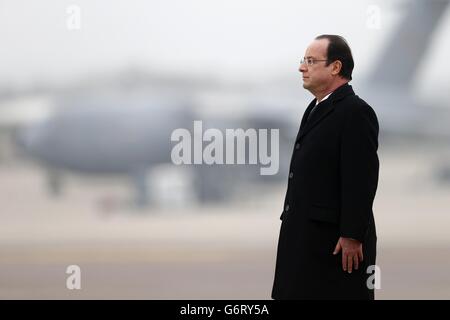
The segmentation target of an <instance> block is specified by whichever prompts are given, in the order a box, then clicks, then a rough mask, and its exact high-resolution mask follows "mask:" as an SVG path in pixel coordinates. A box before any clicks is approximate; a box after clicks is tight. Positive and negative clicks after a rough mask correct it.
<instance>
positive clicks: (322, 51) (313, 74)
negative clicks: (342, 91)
mask: <svg viewBox="0 0 450 320" xmlns="http://www.w3.org/2000/svg"><path fill="white" fill-rule="evenodd" d="M327 48H328V39H320V40H314V41H313V42H312V43H311V44H310V45H309V47H308V48H307V49H306V52H305V57H304V58H305V60H306V59H307V58H312V59H313V60H314V64H313V65H311V66H310V65H307V63H306V62H305V63H303V64H301V65H300V68H299V71H300V72H301V73H302V74H303V88H305V89H307V90H309V91H310V92H311V93H312V94H314V93H316V92H320V91H321V90H323V89H324V88H327V87H328V85H329V84H330V83H331V81H332V80H333V77H332V75H331V70H332V65H331V64H330V65H329V66H326V61H317V60H326V59H327Z"/></svg>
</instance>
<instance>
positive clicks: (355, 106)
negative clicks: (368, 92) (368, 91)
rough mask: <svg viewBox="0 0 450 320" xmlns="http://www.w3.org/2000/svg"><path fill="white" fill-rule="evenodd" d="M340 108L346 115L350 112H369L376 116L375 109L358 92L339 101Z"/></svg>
mask: <svg viewBox="0 0 450 320" xmlns="http://www.w3.org/2000/svg"><path fill="white" fill-rule="evenodd" d="M337 104H338V109H339V111H340V112H342V113H343V114H345V115H348V114H354V113H358V114H361V113H362V114H369V115H371V116H374V117H375V118H376V113H375V110H374V109H373V108H372V107H371V106H370V105H369V104H368V103H367V102H366V101H365V100H364V99H362V98H361V97H359V96H358V95H356V94H353V95H348V96H346V97H344V98H343V99H342V100H340V101H337Z"/></svg>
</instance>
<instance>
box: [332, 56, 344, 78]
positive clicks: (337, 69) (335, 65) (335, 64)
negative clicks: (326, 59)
mask: <svg viewBox="0 0 450 320" xmlns="http://www.w3.org/2000/svg"><path fill="white" fill-rule="evenodd" d="M341 69H342V62H341V61H339V60H336V61H334V62H333V66H332V69H331V74H332V75H333V76H337V75H338V74H339V72H341Z"/></svg>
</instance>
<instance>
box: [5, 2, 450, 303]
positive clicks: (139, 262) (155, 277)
mask: <svg viewBox="0 0 450 320" xmlns="http://www.w3.org/2000/svg"><path fill="white" fill-rule="evenodd" d="M448 3H449V1H444V0H432V1H424V0H409V1H407V0H395V1H387V0H385V1H383V0H373V1H366V0H363V1H356V0H355V1H350V0H349V1H344V2H336V1H310V2H300V1H293V0H292V1H291V0H289V1H288V0H283V1H273V0H258V1H256V0H247V1H238V0H228V1H211V0H209V1H207V0H189V1H181V0H168V1H159V0H151V1H138V0H132V1H116V2H114V3H112V2H111V1H105V0H94V1H92V0H90V1H87V0H86V1H81V0H79V1H56V0H54V1H51V0H45V1H39V2H36V3H33V2H30V1H23V0H20V1H17V0H16V1H12V0H3V1H1V2H0V39H1V43H2V50H1V52H2V59H0V70H1V71H0V216H1V223H0V298H2V299H55V298H62V299H81V298H84V299H94V298H97V299H270V292H271V289H272V282H273V274H274V268H275V258H276V245H277V241H278V232H279V228H280V220H279V216H280V214H281V211H282V206H283V200H284V192H285V190H286V185H287V181H286V177H287V172H288V165H289V161H290V156H291V151H292V146H293V142H294V139H295V136H296V134H297V130H298V128H299V125H300V120H301V117H302V115H303V112H304V111H305V109H306V106H307V105H308V103H309V102H310V101H311V100H312V98H313V97H312V96H311V95H310V94H309V93H308V92H307V91H305V90H304V89H303V88H302V81H301V75H300V73H299V72H298V67H299V61H300V59H301V58H302V57H303V54H304V51H305V49H306V47H307V46H308V44H309V43H310V42H311V41H312V40H313V39H314V37H316V36H317V35H320V34H323V33H331V34H339V35H342V36H344V37H345V38H346V39H347V40H348V42H349V44H350V46H351V48H352V51H353V55H354V59H355V69H354V72H353V79H354V80H353V81H352V82H351V84H352V85H353V88H354V90H355V91H356V93H357V94H358V95H359V96H360V97H362V98H363V99H364V100H366V101H367V102H368V103H369V104H370V105H371V106H372V107H373V108H374V110H375V111H376V113H377V115H378V118H379V122H380V127H381V132H380V140H379V142H380V147H379V158H380V180H379V186H378V191H377V196H376V199H375V204H374V213H375V220H376V223H377V232H378V258H377V264H378V265H379V267H380V269H381V274H380V275H381V288H380V289H379V290H377V291H376V298H377V299H449V298H450V275H449V274H448V270H449V268H450V233H449V230H450V217H449V212H450V210H449V208H450V106H449V102H448V99H449V89H450V88H449V85H448V84H449V83H450V73H449V72H448V71H449V67H448V65H447V62H446V61H447V59H448V57H449V56H450V42H449V41H448V33H449V32H450V9H449V8H448ZM194 120H201V121H203V127H204V129H207V128H216V129H219V130H223V132H224V130H225V128H230V129H237V128H243V129H249V128H255V129H279V132H280V139H279V150H280V160H279V163H280V167H279V171H278V173H277V174H275V175H272V176H261V175H260V174H259V172H260V171H259V168H260V165H249V164H247V165H212V166H210V165H206V164H203V165H181V166H176V165H174V164H173V163H172V162H171V158H170V154H171V150H172V148H173V146H174V145H175V143H174V142H172V141H171V140H170V137H171V133H172V132H173V130H175V129H177V128H186V129H187V130H189V131H190V132H192V131H193V121H194ZM70 265H78V266H79V267H80V268H81V290H69V289H67V287H66V279H67V278H68V277H69V274H67V273H66V269H67V267H68V266H70Z"/></svg>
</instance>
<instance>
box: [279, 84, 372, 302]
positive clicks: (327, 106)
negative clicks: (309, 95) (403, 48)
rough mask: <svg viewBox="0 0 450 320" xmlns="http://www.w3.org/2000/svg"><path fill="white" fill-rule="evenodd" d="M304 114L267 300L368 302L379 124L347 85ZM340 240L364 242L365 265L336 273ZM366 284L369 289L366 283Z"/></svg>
mask: <svg viewBox="0 0 450 320" xmlns="http://www.w3.org/2000/svg"><path fill="white" fill-rule="evenodd" d="M315 104H316V100H315V99H314V100H313V101H312V102H311V103H310V105H309V106H308V108H307V109H306V111H305V113H304V115H303V119H302V121H301V125H300V130H299V133H298V135H297V138H296V141H295V144H294V150H293V155H292V159H291V164H290V172H289V178H288V187H287V192H286V197H285V202H284V208H283V212H282V215H281V217H280V219H281V220H282V221H281V228H280V233H279V240H278V249H277V255H276V266H275V277H274V282H273V288H272V298H273V299H374V290H373V289H372V288H373V287H372V286H370V284H373V278H374V277H373V271H372V269H371V268H368V267H369V266H371V265H375V259H376V243H377V235H376V229H375V221H374V216H373V210H372V205H373V201H374V198H375V193H376V190H377V185H378V171H379V161H378V156H377V149H378V130H379V127H378V120H377V116H376V114H375V112H374V110H373V109H372V108H371V107H370V106H369V105H368V104H367V103H366V102H365V101H364V100H362V99H361V98H359V97H358V96H357V95H355V93H354V91H353V89H352V86H351V85H349V84H348V83H347V84H344V85H342V86H341V87H339V88H337V89H336V90H335V91H334V92H333V93H332V94H331V95H330V96H329V97H328V99H326V100H324V101H322V102H320V103H319V104H318V105H317V107H316V110H314V112H313V113H312V114H311V118H310V119H309V120H308V121H307V118H308V115H309V113H310V112H311V109H312V108H313V107H314V106H315ZM339 237H348V238H353V239H357V240H359V241H361V242H362V243H363V255H364V260H363V262H362V264H360V266H359V269H358V270H353V272H352V273H351V274H349V273H348V272H344V271H343V269H342V251H341V252H340V253H339V254H337V255H333V251H334V248H335V246H336V244H337V242H338V239H339ZM368 283H369V285H368Z"/></svg>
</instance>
